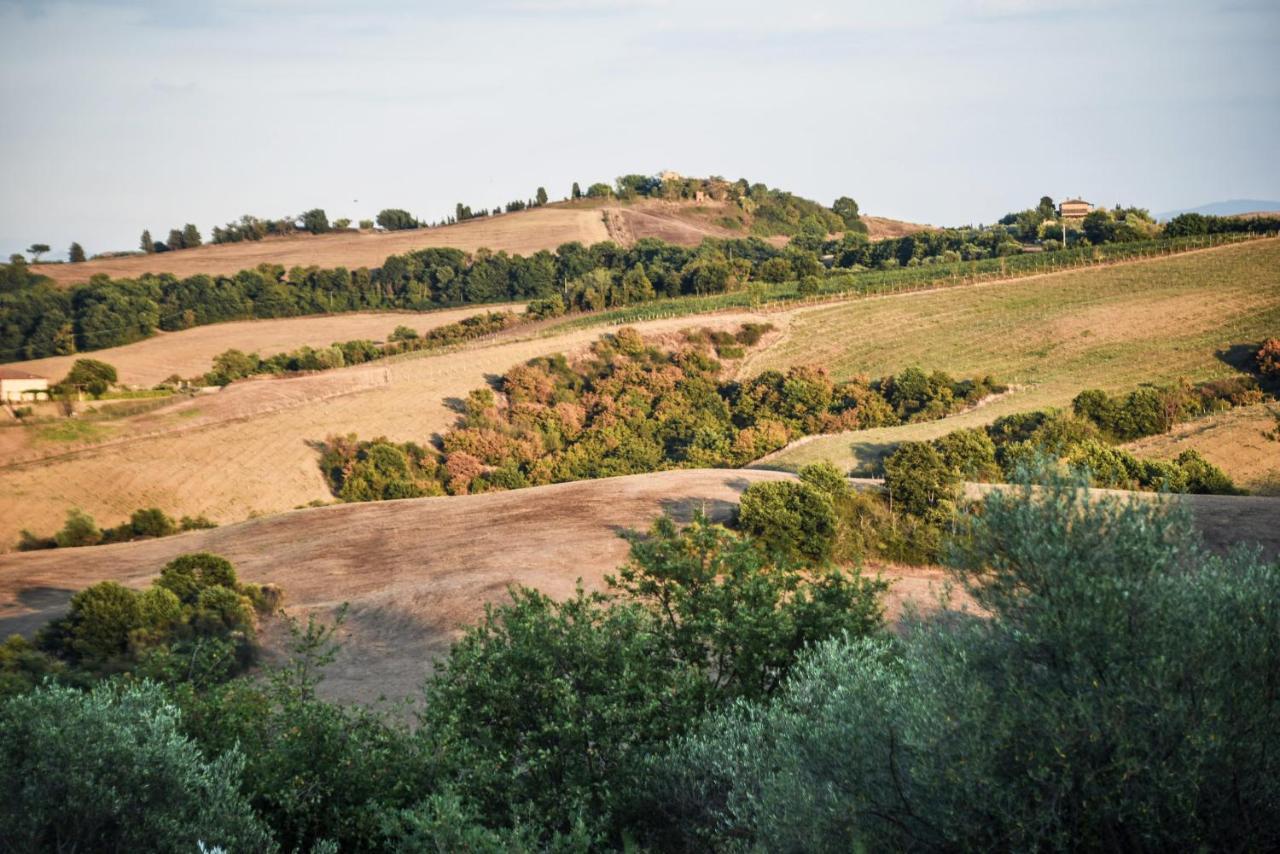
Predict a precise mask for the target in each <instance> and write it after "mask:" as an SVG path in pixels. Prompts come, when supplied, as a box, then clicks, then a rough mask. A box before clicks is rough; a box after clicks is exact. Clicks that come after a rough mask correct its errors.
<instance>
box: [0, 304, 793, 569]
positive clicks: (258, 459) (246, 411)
mask: <svg viewBox="0 0 1280 854" xmlns="http://www.w3.org/2000/svg"><path fill="white" fill-rule="evenodd" d="M747 320H757V321H758V320H769V321H771V322H773V323H775V325H777V324H782V323H785V322H786V321H785V318H783V317H779V316H777V315H768V316H765V315H759V314H747V313H743V314H726V315H717V316H715V317H714V318H669V319H663V320H655V321H648V322H645V323H639V324H631V325H633V326H635V327H636V328H638V329H640V330H641V331H642V332H644V333H646V334H655V335H656V334H663V333H668V332H674V331H676V330H679V329H683V328H686V327H689V326H694V325H710V326H715V327H729V326H733V325H736V324H738V323H742V322H744V321H747ZM607 328H608V327H596V328H590V329H581V330H575V331H572V332H568V333H562V334H559V335H555V336H548V337H537V336H535V335H530V336H529V337H525V338H519V337H512V338H505V337H504V338H500V339H498V340H494V341H487V342H477V343H475V344H472V345H468V346H464V347H461V348H459V349H457V350H452V351H449V352H442V353H424V354H418V355H417V357H415V358H400V359H393V360H389V361H387V362H384V363H380V364H378V365H374V366H358V367H354V368H346V369H342V370H336V371H326V372H323V373H320V374H314V375H310V376H305V377H298V378H293V379H281V380H259V381H250V382H246V383H236V384H232V385H231V386H229V387H228V388H227V389H225V390H224V391H221V392H218V393H217V394H214V395H209V396H205V397H197V398H195V399H194V400H192V401H190V402H187V403H183V404H181V406H182V407H183V409H189V410H194V411H195V413H196V414H195V415H192V416H186V417H184V416H183V415H182V411H183V410H178V409H177V408H175V410H174V411H168V410H161V411H159V412H156V413H152V414H148V415H145V416H141V417H140V418H138V419H136V420H130V421H129V422H127V423H126V424H125V425H122V426H120V427H119V428H116V434H115V435H113V436H112V437H110V438H119V437H120V434H122V433H125V432H130V431H131V432H134V433H154V432H155V431H157V430H165V432H161V433H159V434H158V435H149V436H143V437H141V438H138V439H136V440H131V441H127V442H123V443H117V444H114V445H110V446H107V447H103V448H96V449H90V450H86V451H82V452H78V453H76V454H74V455H73V456H70V457H64V458H59V459H49V460H44V461H41V462H38V463H30V464H27V465H21V466H12V465H11V466H3V465H0V551H2V550H4V549H8V548H12V547H13V544H14V543H16V542H17V538H18V534H19V531H20V530H21V529H23V528H27V529H30V530H32V531H37V532H41V531H54V530H57V529H58V528H59V527H61V525H62V522H63V520H64V518H65V516H66V513H67V511H68V510H69V509H71V508H72V507H79V508H81V509H83V510H85V511H86V512H88V513H89V514H90V515H92V516H93V517H94V518H95V519H96V520H97V521H98V523H99V524H102V525H113V524H117V523H119V522H120V521H122V520H124V519H126V518H127V517H128V515H129V514H130V513H131V512H132V511H133V510H135V509H137V508H139V507H152V506H154V507H160V508H162V509H164V510H165V511H166V512H168V513H169V514H170V515H173V516H175V517H176V516H182V515H197V514H205V515H207V516H209V517H210V518H211V519H213V520H215V521H218V522H235V521H240V520H242V519H245V518H246V517H248V516H250V515H253V514H270V513H279V512H282V511H285V510H289V509H291V508H294V507H298V506H301V505H305V504H308V503H310V502H314V501H328V500H331V496H330V495H329V492H328V489H327V488H326V486H325V484H324V481H323V479H322V478H321V476H320V471H319V467H318V466H317V465H316V460H317V455H316V450H315V448H314V443H316V442H318V441H322V440H324V439H325V438H326V437H328V436H330V435H335V434H346V433H350V432H354V433H357V434H359V435H360V436H363V437H367V438H372V437H375V436H379V435H385V436H387V437H389V438H391V439H394V440H397V441H408V440H413V441H417V442H424V441H427V440H429V439H430V438H431V437H432V435H433V434H436V433H439V432H442V431H443V430H445V429H447V428H448V427H449V426H451V425H452V424H453V423H454V422H455V420H456V419H457V413H456V411H455V410H454V409H453V408H451V404H452V403H453V402H456V400H457V399H458V398H460V397H462V396H465V394H466V393H467V392H468V391H470V390H471V389H473V388H476V387H478V386H481V385H483V384H484V383H485V382H486V381H487V380H489V379H491V378H493V377H496V376H500V375H501V374H503V373H505V372H506V371H507V370H508V369H509V368H511V367H513V366H515V365H517V364H520V363H522V362H524V361H527V360H529V359H532V358H534V357H536V356H542V355H547V354H550V353H556V352H569V353H572V352H575V351H578V350H581V349H583V348H585V347H587V346H589V345H590V343H591V342H592V341H594V340H595V339H596V338H597V337H598V336H599V335H600V334H601V332H602V331H604V330H605V329H607ZM364 380H368V381H369V383H370V385H369V387H368V388H367V389H366V390H358V389H357V390H355V391H353V392H352V393H342V394H335V392H341V391H346V390H350V387H351V386H352V385H353V384H354V383H357V382H361V381H364ZM223 395H226V396H227V397H226V398H225V399H223ZM264 396H267V397H264ZM268 397H269V399H267V398H268ZM282 398H287V400H285V401H284V403H285V404H287V405H283V404H281V399H282ZM258 407H264V408H267V409H269V411H261V410H258ZM186 418H194V419H197V420H198V422H200V423H204V424H208V426H203V427H202V426H200V423H195V424H190V423H187V421H186ZM6 429H14V428H6Z"/></svg>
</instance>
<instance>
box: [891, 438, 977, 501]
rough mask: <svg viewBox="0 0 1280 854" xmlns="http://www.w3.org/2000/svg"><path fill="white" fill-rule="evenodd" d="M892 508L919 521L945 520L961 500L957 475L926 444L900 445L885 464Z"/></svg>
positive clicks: (930, 446) (904, 443)
mask: <svg viewBox="0 0 1280 854" xmlns="http://www.w3.org/2000/svg"><path fill="white" fill-rule="evenodd" d="M884 485H885V489H886V490H887V491H888V492H889V496H890V499H891V501H892V503H893V506H894V508H895V509H900V510H901V511H902V512H904V513H909V514H911V515H913V516H918V517H920V518H922V519H940V518H947V517H949V516H950V515H951V513H952V511H953V510H954V508H955V502H956V501H957V500H958V499H959V497H960V476H959V474H957V472H956V470H955V469H953V468H952V467H951V466H949V465H947V462H946V460H944V459H943V456H942V454H940V453H938V451H936V450H935V449H934V448H933V446H932V445H931V444H929V443H928V442H903V443H902V444H901V445H899V446H898V449H897V450H895V451H894V452H893V453H892V454H890V455H889V457H888V458H887V459H886V460H885V462H884Z"/></svg>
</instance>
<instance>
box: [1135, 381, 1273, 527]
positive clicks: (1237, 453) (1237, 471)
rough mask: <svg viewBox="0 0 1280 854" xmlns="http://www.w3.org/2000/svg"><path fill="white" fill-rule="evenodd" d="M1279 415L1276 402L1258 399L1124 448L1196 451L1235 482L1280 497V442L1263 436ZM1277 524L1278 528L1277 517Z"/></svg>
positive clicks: (1162, 455)
mask: <svg viewBox="0 0 1280 854" xmlns="http://www.w3.org/2000/svg"><path fill="white" fill-rule="evenodd" d="M1277 417H1280V406H1277V405H1276V404H1266V403H1261V404H1258V405H1256V406H1246V407H1242V408H1240V409H1233V410H1231V411H1229V412H1224V413H1221V414H1219V415H1214V416H1212V417H1209V418H1201V419H1199V420H1196V421H1192V422H1188V423H1186V424H1179V425H1177V426H1176V427H1174V428H1173V430H1171V431H1170V432H1169V433H1166V434H1165V435H1163V436H1148V437H1147V438H1145V439H1139V440H1138V441H1136V442H1130V443H1129V444H1128V445H1126V446H1125V447H1126V448H1128V449H1129V450H1130V451H1133V452H1134V453H1135V454H1138V455H1139V456H1143V457H1153V458H1156V459H1173V458H1174V457H1176V456H1178V454H1180V453H1182V452H1183V451H1187V450H1194V451H1199V452H1200V453H1201V454H1203V455H1204V458H1205V459H1207V460H1208V461H1209V462H1211V463H1213V464H1214V465H1216V466H1218V467H1219V468H1221V469H1222V470H1223V471H1224V472H1226V473H1227V474H1228V475H1229V476H1230V477H1231V479H1232V480H1233V481H1234V482H1235V484H1236V486H1240V487H1243V488H1245V489H1247V490H1249V491H1250V492H1253V493H1256V494H1258V495H1277V496H1280V442H1278V441H1276V440H1275V439H1269V438H1267V437H1266V436H1264V435H1263V434H1264V433H1268V432H1273V431H1275V430H1276V429H1277V428H1278V427H1280V421H1277ZM1275 523H1276V527H1277V528H1280V517H1277V519H1276V520H1275Z"/></svg>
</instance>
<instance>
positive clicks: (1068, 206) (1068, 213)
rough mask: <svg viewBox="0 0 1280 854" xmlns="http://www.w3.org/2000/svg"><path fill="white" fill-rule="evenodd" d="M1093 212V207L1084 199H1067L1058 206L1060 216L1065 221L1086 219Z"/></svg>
mask: <svg viewBox="0 0 1280 854" xmlns="http://www.w3.org/2000/svg"><path fill="white" fill-rule="evenodd" d="M1092 210H1093V205H1091V204H1089V203H1088V202H1086V201H1085V200H1084V199H1067V200H1066V201H1064V202H1063V203H1062V204H1060V205H1058V215H1059V216H1060V217H1062V218H1063V219H1084V217H1085V214H1087V213H1090V212H1091V211H1092Z"/></svg>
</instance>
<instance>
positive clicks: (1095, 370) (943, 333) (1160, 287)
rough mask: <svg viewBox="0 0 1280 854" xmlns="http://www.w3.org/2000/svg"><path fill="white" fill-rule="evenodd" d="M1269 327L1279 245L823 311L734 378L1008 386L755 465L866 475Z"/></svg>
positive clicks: (1205, 355)
mask: <svg viewBox="0 0 1280 854" xmlns="http://www.w3.org/2000/svg"><path fill="white" fill-rule="evenodd" d="M1269 335H1280V240H1266V241H1259V242H1254V243H1249V244H1246V245H1238V246H1231V247H1225V248H1221V249H1215V250H1211V251H1206V252H1200V253H1195V254H1190V255H1183V256H1175V257H1171V258H1168V259H1161V260H1156V261H1152V262H1149V263H1142V264H1132V265H1122V266H1116V267H1109V268H1103V269H1092V270H1081V271H1072V272H1066V273H1061V274H1056V275H1050V276H1042V277H1038V278H1034V279H1026V280H1019V281H1011V282H1003V283H998V284H992V285H989V286H986V285H983V286H977V287H970V288H963V289H953V290H941V291H934V292H928V293H920V294H912V295H905V296H897V297H890V298H883V299H874V298H872V299H866V300H859V301H854V302H850V303H845V304H842V305H835V306H830V307H820V308H816V309H813V310H811V311H806V312H803V313H802V314H800V315H799V316H797V317H796V318H795V319H794V321H793V323H792V325H791V327H790V329H789V330H788V332H787V334H786V336H785V337H784V338H783V340H782V341H780V342H779V343H777V344H775V345H774V346H773V347H770V348H769V349H768V350H766V351H764V352H762V353H760V354H758V355H757V356H756V357H754V358H752V359H750V361H749V364H748V365H747V366H746V368H745V371H744V372H745V373H754V372H757V371H760V370H765V369H767V368H781V369H785V368H787V367H790V366H792V365H797V364H812V363H819V364H824V365H826V366H828V367H829V368H830V370H831V372H832V374H833V375H834V376H835V377H837V378H840V379H844V378H848V377H852V376H856V375H859V374H867V375H871V376H879V375H883V374H888V373H893V372H896V371H899V370H901V369H902V368H905V367H908V366H911V365H919V366H920V367H922V368H925V369H926V370H933V369H942V370H946V371H948V372H950V373H952V374H954V375H956V376H971V375H975V374H978V375H980V374H991V375H992V376H994V377H995V378H996V379H998V380H1000V381H1002V382H1006V383H1013V384H1015V385H1016V386H1018V388H1017V390H1015V391H1014V392H1012V393H1010V394H1008V395H1005V396H1003V397H1001V398H1000V399H998V400H995V401H992V402H991V403H989V404H988V405H986V406H983V407H981V408H979V409H976V410H973V411H971V412H968V413H964V414H961V415H958V416H955V417H952V418H948V419H944V420H942V421H938V422H933V423H927V424H911V425H906V426H903V427H892V428H883V429H878V430H866V431H858V432H853V433H844V434H838V435H833V436H824V437H819V438H816V439H813V440H811V441H809V442H806V443H804V444H801V445H798V446H795V447H793V448H791V449H788V450H786V451H784V452H782V453H781V454H779V455H778V456H776V457H774V458H772V459H770V460H768V461H767V462H766V463H765V465H768V466H771V467H779V468H795V467H797V466H800V465H803V464H805V463H807V462H812V461H814V460H818V459H827V460H831V461H832V462H834V463H836V464H837V465H840V466H843V467H845V468H849V469H853V470H857V471H860V472H862V473H867V472H869V471H870V470H871V469H873V468H874V467H875V465H876V463H877V462H878V459H879V458H880V457H881V456H883V454H885V453H886V452H887V451H889V450H891V449H892V447H893V446H895V445H896V444H897V443H898V442H902V441H905V440H910V439H927V438H933V437H935V436H940V435H942V434H944V433H947V432H949V431H951V430H953V429H956V428H958V427H970V426H976V425H979V424H985V423H989V422H990V421H991V420H993V419H995V418H997V417H999V416H1001V415H1006V414H1008V413H1011V412H1019V411H1025V410H1030V409H1038V408H1041V407H1046V406H1064V405H1067V404H1069V403H1070V401H1071V399H1072V398H1073V397H1074V396H1075V395H1076V394H1077V393H1079V392H1080V391H1081V390H1083V389H1085V388H1102V389H1106V390H1108V391H1123V390H1127V389H1131V388H1134V387H1136V386H1138V385H1139V384H1141V383H1144V382H1167V381H1172V380H1176V379H1178V378H1179V377H1186V378H1188V379H1190V380H1193V381H1195V380H1205V379H1211V378H1214V377H1217V376H1223V375H1227V374H1230V373H1232V372H1233V370H1234V369H1233V368H1232V367H1231V366H1230V364H1228V362H1230V361H1232V360H1233V359H1236V358H1238V356H1239V354H1240V353H1241V352H1242V351H1243V345H1247V344H1256V343H1257V342H1259V341H1261V340H1262V339H1263V338H1265V337H1267V336H1269ZM1233 348H1235V349H1234V350H1233Z"/></svg>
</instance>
